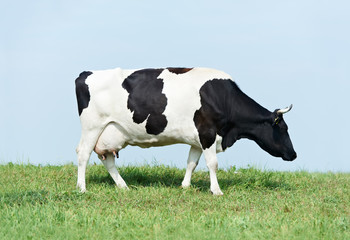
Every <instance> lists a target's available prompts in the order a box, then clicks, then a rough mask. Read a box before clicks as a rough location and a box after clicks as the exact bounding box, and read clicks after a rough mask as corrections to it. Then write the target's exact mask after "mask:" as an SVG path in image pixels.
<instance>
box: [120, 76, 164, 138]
mask: <svg viewBox="0 0 350 240" xmlns="http://www.w3.org/2000/svg"><path fill="white" fill-rule="evenodd" d="M163 70H164V69H143V70H139V71H136V72H134V73H132V74H131V75H130V76H128V77H127V78H126V79H125V80H124V81H123V83H122V86H123V88H125V89H126V91H128V93H129V97H128V104H127V106H128V109H130V111H131V112H133V113H134V115H133V121H134V122H135V123H138V124H139V123H142V122H144V121H145V120H146V119H147V117H148V119H147V123H146V132H147V133H149V134H154V135H157V134H160V133H161V132H163V131H164V129H165V127H166V125H167V124H168V121H167V119H166V117H165V115H163V114H162V113H163V112H164V110H165V107H166V105H167V101H168V100H167V98H166V96H165V94H163V93H162V90H163V86H164V82H163V79H161V78H158V76H159V75H160V74H161V73H162V71H163Z"/></svg>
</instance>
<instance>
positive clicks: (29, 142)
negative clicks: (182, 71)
mask: <svg viewBox="0 0 350 240" xmlns="http://www.w3.org/2000/svg"><path fill="white" fill-rule="evenodd" d="M51 2H54V3H50V1H16V0H14V1H7V3H5V2H2V3H1V9H2V13H1V15H0V31H1V37H0V114H1V116H0V162H2V163H6V162H10V161H12V162H28V161H29V162H30V163H33V164H64V163H69V162H74V163H76V155H75V148H76V146H77V144H78V141H79V138H80V122H79V118H78V110H77V106H76V100H75V91H74V80H75V78H76V77H77V76H78V75H79V73H80V72H81V71H84V70H97V69H108V68H115V67H122V68H145V67H167V66H180V67H182V66H186V67H193V66H202V67H211V68H217V69H220V70H224V71H225V72H227V73H229V74H230V75H231V76H232V77H233V78H234V79H235V81H236V82H237V83H238V84H239V86H240V87H241V89H242V90H243V91H244V92H245V93H246V94H248V95H249V96H251V97H252V98H253V99H255V100H256V101H257V102H259V103H260V104H261V105H263V106H264V107H266V108H268V109H269V110H271V111H272V110H274V109H276V108H281V107H286V106H288V105H289V104H291V103H293V104H294V108H293V110H292V111H291V112H290V113H288V114H287V115H286V116H285V120H286V122H287V124H288V125H289V129H290V130H289V132H290V135H291V138H292V141H293V143H294V147H295V150H296V151H297V153H298V158H297V159H296V160H295V161H294V162H284V161H283V160H282V159H279V158H274V157H272V156H270V155H269V154H267V153H266V152H264V151H263V150H261V149H260V148H259V147H258V146H257V145H256V144H255V143H253V142H250V141H248V140H241V141H239V142H237V143H236V144H235V145H234V146H233V147H231V148H230V149H229V150H227V151H226V152H225V153H221V154H219V155H218V157H219V167H221V168H227V167H229V166H232V165H236V166H238V167H246V166H247V165H253V166H258V167H260V168H267V169H275V170H299V169H302V170H309V171H347V172H349V171H350V153H349V149H350V144H349V143H350V141H349V137H348V136H349V134H350V124H349V117H350V112H349V110H348V108H349V103H350V101H349V100H350V95H349V92H350V31H349V29H350V14H349V12H350V4H349V2H348V1H345V0H344V1H340V0H333V1H321V0H318V1H316V0H312V1H307V0H296V1H277V0H276V1H232V0H231V1H220V0H218V1H176V2H174V1H173V2H169V3H166V2H165V1H151V0H150V1H107V0H105V1H97V0H95V1H51ZM188 149H189V147H188V146H185V145H175V146H171V147H162V148H150V149H140V148H137V147H127V148H126V149H124V150H122V151H121V152H120V158H119V159H118V161H117V162H118V165H123V164H124V165H127V164H142V163H145V162H148V163H152V162H153V159H156V160H157V162H158V163H161V164H166V165H172V166H178V167H180V168H184V167H185V166H186V158H187V153H188ZM93 162H99V160H98V159H97V157H96V155H95V154H93V156H92V158H91V160H90V163H93ZM200 167H201V168H202V169H205V162H204V161H203V159H202V160H201V163H200Z"/></svg>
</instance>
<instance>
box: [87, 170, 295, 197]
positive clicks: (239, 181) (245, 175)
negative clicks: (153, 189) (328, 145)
mask: <svg viewBox="0 0 350 240" xmlns="http://www.w3.org/2000/svg"><path fill="white" fill-rule="evenodd" d="M119 172H120V174H121V176H122V177H123V179H124V180H125V182H126V184H127V185H128V186H129V187H131V188H132V187H133V186H135V187H138V186H142V187H147V186H162V187H164V186H165V187H170V188H179V187H180V186H181V183H182V180H183V177H184V175H185V170H179V169H176V168H170V167H166V166H156V167H149V166H146V167H125V168H121V169H120V170H119ZM87 180H88V182H90V183H95V184H101V183H105V184H106V183H107V184H109V185H113V186H114V185H115V183H114V181H113V179H112V178H111V177H110V176H109V174H108V172H107V171H104V172H99V173H93V174H88V176H87ZM218 181H219V185H220V187H221V189H222V190H226V189H229V188H232V187H233V188H241V189H257V190H259V189H261V190H263V189H269V190H293V186H291V185H290V184H288V183H287V180H286V179H285V177H284V175H283V174H280V173H276V172H263V171H260V170H257V169H254V168H251V169H243V170H242V171H241V172H238V173H237V172H235V171H234V170H229V171H223V170H219V171H218ZM191 186H192V187H194V188H196V189H198V190H200V191H205V192H207V191H209V189H210V178H209V173H208V172H206V171H198V172H194V173H193V175H192V181H191Z"/></svg>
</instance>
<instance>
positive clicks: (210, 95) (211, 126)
mask: <svg viewBox="0 0 350 240" xmlns="http://www.w3.org/2000/svg"><path fill="white" fill-rule="evenodd" d="M235 87H237V86H236V84H235V83H234V82H233V81H231V80H228V79H227V80H219V79H213V80H210V81H207V82H206V83H205V84H204V85H203V86H202V87H201V88H200V90H199V95H200V97H201V105H202V106H201V108H200V109H198V110H197V111H196V112H195V114H194V119H193V120H194V122H195V125H196V128H197V130H198V133H199V139H200V142H201V144H202V147H203V149H206V148H209V147H210V146H211V145H213V143H214V142H215V138H216V135H217V134H219V135H220V136H225V135H226V134H225V133H226V131H228V130H229V126H228V125H229V120H228V116H229V115H230V109H231V104H230V102H231V101H230V100H231V98H232V96H231V94H232V89H233V88H235ZM224 141H225V140H224V139H223V142H224ZM225 148H226V146H225V147H224V146H223V149H225Z"/></svg>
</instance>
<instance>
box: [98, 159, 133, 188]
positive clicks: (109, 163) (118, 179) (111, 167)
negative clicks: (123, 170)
mask: <svg viewBox="0 0 350 240" xmlns="http://www.w3.org/2000/svg"><path fill="white" fill-rule="evenodd" d="M99 158H100V159H101V161H102V163H103V165H105V167H106V169H107V171H108V172H109V174H110V175H111V177H112V178H113V180H114V182H115V184H117V187H119V188H126V189H128V186H127V185H126V183H125V181H124V179H123V178H122V176H120V174H119V172H118V170H117V168H116V166H115V158H114V155H113V154H112V153H108V154H106V159H105V160H102V157H101V156H99Z"/></svg>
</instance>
